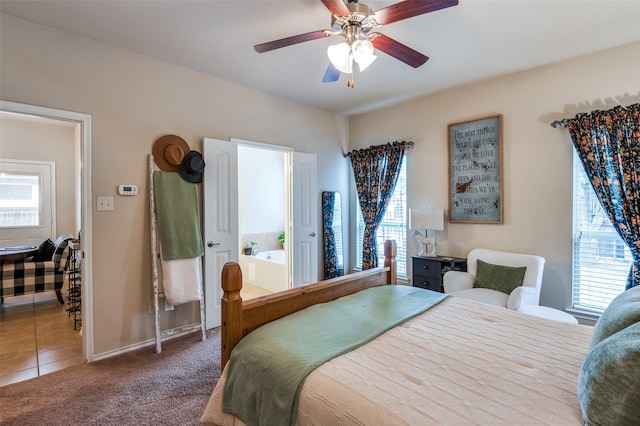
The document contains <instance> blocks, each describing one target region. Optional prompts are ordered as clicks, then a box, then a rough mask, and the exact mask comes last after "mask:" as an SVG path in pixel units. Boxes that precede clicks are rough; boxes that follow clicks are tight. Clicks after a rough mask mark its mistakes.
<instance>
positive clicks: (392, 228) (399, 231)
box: [356, 155, 407, 278]
mask: <svg viewBox="0 0 640 426" xmlns="http://www.w3.org/2000/svg"><path fill="white" fill-rule="evenodd" d="M406 160H407V156H406V155H405V156H404V158H403V159H402V167H401V168H400V173H399V175H398V182H397V183H396V187H395V189H394V191H393V196H392V197H391V201H390V202H389V205H388V206H387V211H386V212H385V215H384V218H383V219H382V223H381V224H380V226H379V227H378V232H377V233H376V241H377V243H378V265H379V266H383V265H384V242H385V241H386V240H395V241H396V245H397V248H398V256H397V262H398V263H397V267H398V278H407V247H406V244H407V166H406V164H407V161H406ZM356 205H357V206H358V212H357V218H358V219H357V222H358V223H357V226H358V239H357V250H356V251H357V254H358V255H357V259H356V268H358V269H360V268H362V249H361V247H362V240H363V239H364V218H363V217H362V212H361V210H360V203H359V202H357V203H356Z"/></svg>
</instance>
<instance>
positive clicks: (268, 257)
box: [238, 250, 289, 292]
mask: <svg viewBox="0 0 640 426" xmlns="http://www.w3.org/2000/svg"><path fill="white" fill-rule="evenodd" d="M285 253H286V252H285V251H284V250H267V251H261V252H258V253H256V254H255V255H254V256H246V255H240V259H239V262H238V263H239V264H240V268H241V269H242V280H243V281H244V282H247V283H249V284H253V285H256V286H258V287H262V288H264V289H267V290H269V291H274V292H275V291H282V290H286V289H288V288H289V284H288V281H289V280H288V279H287V262H286V256H285Z"/></svg>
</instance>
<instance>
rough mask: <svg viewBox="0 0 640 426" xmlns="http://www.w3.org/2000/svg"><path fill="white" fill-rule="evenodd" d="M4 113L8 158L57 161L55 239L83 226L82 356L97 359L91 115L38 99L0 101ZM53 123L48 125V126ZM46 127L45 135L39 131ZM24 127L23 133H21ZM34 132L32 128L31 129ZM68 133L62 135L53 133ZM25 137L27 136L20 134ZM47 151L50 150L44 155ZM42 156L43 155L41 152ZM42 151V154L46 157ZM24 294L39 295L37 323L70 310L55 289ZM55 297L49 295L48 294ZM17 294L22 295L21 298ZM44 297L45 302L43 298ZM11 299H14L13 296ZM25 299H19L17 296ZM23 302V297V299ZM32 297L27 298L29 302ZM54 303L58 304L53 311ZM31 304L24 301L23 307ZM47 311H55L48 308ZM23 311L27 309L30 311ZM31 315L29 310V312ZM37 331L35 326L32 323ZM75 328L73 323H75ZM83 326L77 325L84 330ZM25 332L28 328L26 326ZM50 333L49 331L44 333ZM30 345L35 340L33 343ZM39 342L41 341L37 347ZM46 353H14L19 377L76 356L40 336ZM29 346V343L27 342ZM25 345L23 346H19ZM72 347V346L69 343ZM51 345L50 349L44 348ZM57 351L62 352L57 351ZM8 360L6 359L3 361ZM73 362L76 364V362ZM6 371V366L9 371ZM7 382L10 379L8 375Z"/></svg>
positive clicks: (5, 154)
mask: <svg viewBox="0 0 640 426" xmlns="http://www.w3.org/2000/svg"><path fill="white" fill-rule="evenodd" d="M0 119H2V120H3V125H2V145H3V146H2V153H1V154H0V155H1V157H2V159H13V160H28V159H31V160H35V161H45V160H46V161H50V162H54V163H55V165H56V166H57V167H56V181H57V185H55V191H54V192H55V195H54V196H55V197H56V198H55V205H56V207H57V208H56V209H55V211H54V214H55V216H54V217H55V218H56V220H55V223H54V225H53V226H52V231H51V232H52V235H51V238H52V239H55V238H56V236H57V235H53V234H54V233H55V234H59V233H61V232H64V233H69V234H72V235H76V236H77V235H78V232H79V231H80V230H82V248H81V252H82V255H83V259H82V269H83V273H82V306H83V309H82V314H81V318H82V319H81V321H82V333H78V334H79V346H80V356H79V357H78V358H77V361H79V362H85V361H91V360H92V359H93V324H92V298H91V294H92V291H91V290H92V289H91V283H92V280H91V270H92V268H91V250H90V247H91V216H90V215H91V194H90V188H91V185H90V180H91V163H90V158H91V153H90V146H91V141H90V135H91V117H90V116H89V115H87V114H80V113H75V112H69V111H63V110H56V109H51V108H44V107H38V106H34V105H27V104H20V103H15V102H6V101H0ZM47 126H48V127H47ZM43 131H44V132H45V133H44V135H43V134H42V133H40V134H39V133H38V132H43ZM20 132H26V133H22V136H19V134H20ZM28 132H32V133H31V134H28ZM54 134H56V135H58V134H59V135H65V136H60V137H59V138H58V137H56V138H54V137H52V135H54ZM21 137H22V139H20V138H21ZM42 156H45V157H46V156H48V157H49V158H44V157H42ZM36 157H37V158H36ZM40 157H42V158H40ZM21 297H22V298H29V297H30V298H31V299H32V300H33V302H32V303H33V304H34V306H35V302H36V299H38V300H37V302H38V308H37V309H36V308H34V313H33V315H34V316H36V317H35V318H36V321H33V322H32V323H33V325H34V327H35V326H37V315H60V313H58V312H57V310H60V309H59V308H60V307H61V308H62V311H61V313H62V316H66V315H67V313H66V309H65V306H64V305H60V304H59V302H58V301H57V298H56V295H55V293H53V292H52V293H51V294H49V293H36V295H25V296H21ZM49 298H52V299H53V300H51V301H49V300H48V299H49ZM16 299H17V298H16ZM41 299H42V300H43V303H39V302H41V301H42V300H41ZM7 301H8V302H9V300H7ZM15 301H17V302H20V300H14V302H15ZM18 304H20V303H18ZM28 304H29V301H27V302H26V305H27V306H28ZM50 308H58V309H53V311H56V312H52V311H51V309H50ZM25 309H26V310H28V309H29V308H28V307H22V308H20V309H19V310H22V311H24V310H25ZM44 311H50V312H49V313H46V312H44ZM21 315H25V314H24V313H23V314H21ZM27 315H28V314H27ZM32 330H33V331H35V328H33V327H32ZM72 330H73V326H72ZM79 330H80V329H79V328H77V329H76V330H74V331H75V332H79ZM21 334H24V333H23V332H22V333H21ZM43 334H44V333H43ZM27 345H29V344H27ZM37 345H38V342H35V346H36V348H37ZM40 348H41V349H44V351H43V352H42V353H40V351H36V353H35V360H36V362H37V363H38V364H36V365H35V366H31V365H28V364H24V363H22V362H21V361H20V356H17V357H16V356H14V357H13V358H14V361H13V362H14V364H16V365H17V366H18V368H19V367H20V366H25V368H24V369H23V371H22V373H18V372H19V371H20V370H17V371H16V374H15V376H14V377H13V379H11V378H7V380H14V381H16V377H17V378H18V381H19V380H24V379H28V378H30V377H29V375H30V374H31V375H32V376H31V377H34V376H33V373H34V371H35V373H36V375H42V374H46V373H49V372H52V371H56V370H57V369H62V368H66V367H68V366H70V365H69V363H70V362H75V361H70V360H64V359H63V358H64V352H65V349H63V348H62V347H61V346H60V345H57V344H55V343H54V342H53V341H49V342H46V341H43V340H41V341H40ZM23 349H24V348H23ZM16 350H17V351H19V350H20V348H19V347H17V348H16ZM66 350H68V349H66ZM45 351H49V352H48V353H44V352H45ZM56 352H57V353H58V354H56ZM51 357H54V358H55V357H58V358H59V360H58V361H55V362H50V363H49V365H48V366H45V364H43V363H41V361H42V362H44V361H46V360H48V359H51ZM3 365H5V364H4V363H3ZM71 365H73V364H71ZM3 374H4V372H3ZM2 384H7V383H5V380H3V383H2Z"/></svg>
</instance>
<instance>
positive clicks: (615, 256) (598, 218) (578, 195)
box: [573, 152, 632, 314]
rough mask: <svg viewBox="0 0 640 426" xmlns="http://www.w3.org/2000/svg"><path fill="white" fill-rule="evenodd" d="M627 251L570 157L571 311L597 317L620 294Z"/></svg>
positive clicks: (575, 158) (628, 259)
mask: <svg viewBox="0 0 640 426" xmlns="http://www.w3.org/2000/svg"><path fill="white" fill-rule="evenodd" d="M631 262H632V257H631V251H630V250H629V248H628V247H627V245H626V244H625V243H624V242H623V241H622V239H621V238H620V236H619V235H618V233H617V232H616V231H615V229H614V228H613V226H612V225H611V221H610V220H609V218H608V217H607V215H606V213H605V212H604V210H603V208H602V206H601V205H600V201H598V198H597V196H596V193H595V191H594V190H593V188H592V187H591V184H590V183H589V180H588V179H587V175H586V173H585V171H584V167H583V166H582V164H581V162H580V159H579V158H578V155H577V154H576V153H575V152H574V154H573V309H575V310H577V311H583V312H585V313H592V314H600V313H602V311H603V310H604V309H605V308H606V307H607V306H608V305H609V303H610V302H611V300H613V298H614V297H616V296H617V295H618V294H620V293H622V292H623V291H624V289H625V285H626V283H627V276H628V275H629V269H630V268H631Z"/></svg>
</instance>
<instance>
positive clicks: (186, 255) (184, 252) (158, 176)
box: [153, 172, 204, 260]
mask: <svg viewBox="0 0 640 426" xmlns="http://www.w3.org/2000/svg"><path fill="white" fill-rule="evenodd" d="M153 188H154V198H155V204H156V218H157V224H158V235H159V237H160V246H161V247H162V259H163V260H174V259H190V258H193V257H198V256H202V255H203V254H204V248H203V246H202V235H201V233H200V216H199V214H198V193H197V187H196V185H195V184H193V183H189V182H187V181H185V180H184V179H182V178H181V177H180V175H179V174H178V173H174V172H153Z"/></svg>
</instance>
